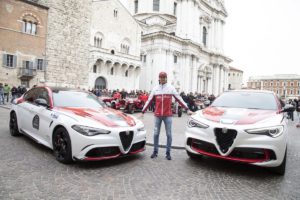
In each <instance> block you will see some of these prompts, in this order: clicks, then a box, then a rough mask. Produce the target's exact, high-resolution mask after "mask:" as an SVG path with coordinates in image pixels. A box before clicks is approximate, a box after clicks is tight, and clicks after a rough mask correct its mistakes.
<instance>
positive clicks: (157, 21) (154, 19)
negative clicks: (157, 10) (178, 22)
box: [142, 15, 175, 26]
mask: <svg viewBox="0 0 300 200" xmlns="http://www.w3.org/2000/svg"><path fill="white" fill-rule="evenodd" d="M142 22H143V23H145V24H147V25H149V26H153V25H159V26H167V25H171V24H174V23H175V22H174V21H171V20H168V19H166V18H165V17H162V16H161V15H152V16H150V17H147V18H145V19H144V20H142Z"/></svg>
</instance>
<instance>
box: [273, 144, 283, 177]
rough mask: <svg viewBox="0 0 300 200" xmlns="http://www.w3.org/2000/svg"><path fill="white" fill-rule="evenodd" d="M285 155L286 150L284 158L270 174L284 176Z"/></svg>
mask: <svg viewBox="0 0 300 200" xmlns="http://www.w3.org/2000/svg"><path fill="white" fill-rule="evenodd" d="M286 154H287V148H286V150H285V154H284V158H283V161H282V163H281V164H280V165H279V166H278V167H273V168H271V170H272V172H274V173H275V174H278V175H284V174H285V166H286Z"/></svg>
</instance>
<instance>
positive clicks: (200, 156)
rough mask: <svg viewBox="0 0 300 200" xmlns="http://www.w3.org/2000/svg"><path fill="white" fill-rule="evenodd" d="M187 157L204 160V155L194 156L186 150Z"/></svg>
mask: <svg viewBox="0 0 300 200" xmlns="http://www.w3.org/2000/svg"><path fill="white" fill-rule="evenodd" d="M186 153H187V155H188V156H189V157H190V159H193V160H194V159H199V158H202V155H198V154H193V153H191V152H189V151H188V150H186Z"/></svg>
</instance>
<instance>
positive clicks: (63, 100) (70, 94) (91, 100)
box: [53, 90, 105, 108]
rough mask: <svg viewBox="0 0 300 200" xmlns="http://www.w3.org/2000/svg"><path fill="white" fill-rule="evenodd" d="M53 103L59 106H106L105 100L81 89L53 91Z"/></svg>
mask: <svg viewBox="0 0 300 200" xmlns="http://www.w3.org/2000/svg"><path fill="white" fill-rule="evenodd" d="M53 104H54V106H58V107H87V108H99V107H100V108H101V107H105V104H104V103H103V101H101V100H100V99H98V98H97V96H95V95H93V94H91V93H87V92H80V91H62V90H60V91H55V92H53Z"/></svg>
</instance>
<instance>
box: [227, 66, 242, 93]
mask: <svg viewBox="0 0 300 200" xmlns="http://www.w3.org/2000/svg"><path fill="white" fill-rule="evenodd" d="M242 83H243V72H242V71H238V70H234V69H230V70H229V72H228V89H231V90H238V89H242Z"/></svg>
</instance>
